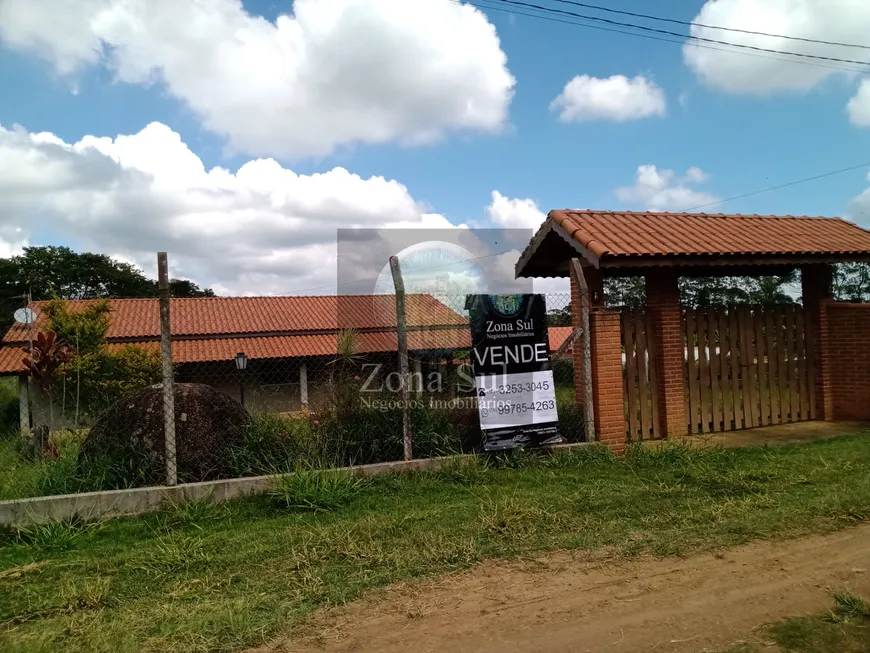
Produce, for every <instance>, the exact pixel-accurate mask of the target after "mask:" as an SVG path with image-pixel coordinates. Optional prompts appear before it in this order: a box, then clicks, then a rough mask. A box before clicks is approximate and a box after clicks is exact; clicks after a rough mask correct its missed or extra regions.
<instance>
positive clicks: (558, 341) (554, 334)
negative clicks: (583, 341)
mask: <svg viewBox="0 0 870 653" xmlns="http://www.w3.org/2000/svg"><path fill="white" fill-rule="evenodd" d="M547 331H548V333H549V336H550V351H556V350H557V349H559V347H561V346H562V343H564V342H565V341H566V340H567V339H568V336H570V335H571V333H572V332H573V331H574V327H569V326H566V327H550V328H549V329H547ZM568 351H571V347H568Z"/></svg>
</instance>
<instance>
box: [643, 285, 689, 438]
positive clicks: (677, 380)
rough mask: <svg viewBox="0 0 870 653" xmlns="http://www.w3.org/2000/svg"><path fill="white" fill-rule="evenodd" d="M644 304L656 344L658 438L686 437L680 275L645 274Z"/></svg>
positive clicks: (655, 381) (651, 335)
mask: <svg viewBox="0 0 870 653" xmlns="http://www.w3.org/2000/svg"><path fill="white" fill-rule="evenodd" d="M645 280H646V304H647V311H648V312H649V316H650V324H651V326H652V333H650V334H648V336H647V337H648V338H650V339H652V340H653V341H654V343H655V355H656V358H657V359H658V360H657V361H656V362H657V365H656V378H655V380H654V381H653V382H654V383H655V384H656V387H657V389H658V404H659V405H658V406H656V407H655V408H654V410H657V411H658V415H659V425H660V427H661V430H662V432H661V433H656V437H659V438H671V437H679V436H682V435H686V432H687V431H688V429H687V423H688V422H687V419H686V371H685V358H684V357H685V350H684V345H683V329H682V313H681V309H680V288H679V285H678V283H677V282H678V280H679V275H678V274H677V272H676V271H675V270H673V269H668V268H660V269H656V270H650V271H649V272H647V273H646V277H645Z"/></svg>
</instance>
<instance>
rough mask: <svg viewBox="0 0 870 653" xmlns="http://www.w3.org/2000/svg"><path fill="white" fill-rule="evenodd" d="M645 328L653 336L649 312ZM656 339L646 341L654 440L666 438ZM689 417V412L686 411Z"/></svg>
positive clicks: (646, 315) (646, 316)
mask: <svg viewBox="0 0 870 653" xmlns="http://www.w3.org/2000/svg"><path fill="white" fill-rule="evenodd" d="M645 318H646V321H645V326H646V332H647V334H650V335H651V334H652V317H651V316H650V314H649V311H647V312H646V314H645ZM655 341H656V339H655V338H652V337H648V338H647V340H646V350H647V352H649V381H650V404H651V406H652V422H653V432H652V437H653V438H662V437H664V436H665V434H664V433H662V427H661V423H660V415H659V392H658V384H657V383H656V379H657V378H658V364H659V362H658V358H657V356H658V352H657V351H656V348H655ZM686 414H687V415H688V411H686Z"/></svg>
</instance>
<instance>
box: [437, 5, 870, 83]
mask: <svg viewBox="0 0 870 653" xmlns="http://www.w3.org/2000/svg"><path fill="white" fill-rule="evenodd" d="M447 1H448V2H453V3H455V4H469V5H472V6H474V7H477V8H478V9H489V10H492V11H498V12H501V13H505V14H508V15H513V16H524V17H527V18H536V19H538V20H546V21H550V22H554V23H561V24H563V25H574V26H576V27H587V28H589V29H595V30H600V31H602V32H612V33H614V34H626V35H628V36H636V37H638V38H642V39H649V40H652V41H661V42H663V43H674V44H676V45H680V46H682V45H685V41H683V40H676V39H668V38H664V37H661V36H654V35H652V34H639V33H637V32H628V31H626V30H622V29H616V28H613V27H604V26H602V25H596V24H594V23H592V24H591V23H585V22H578V20H577V19H574V20H568V19H562V18H555V17H553V16H550V15H547V14H539V13H526V12H522V11H517V10H514V9H509V8H507V7H504V6H493V5H491V4H485V3H486V2H496V1H497V0H447ZM681 38H683V35H681ZM694 47H696V48H703V49H705V50H715V51H717V52H729V53H732V54H739V55H743V56H746V57H757V58H760V59H771V60H773V61H788V62H790V63H794V64H800V65H803V66H814V67H816V68H826V69H829V70H842V71H845V72H855V73H866V72H867V70H866V68H860V69H859V68H855V67H850V66H837V65H835V64H830V63H829V64H825V63H821V62H818V61H809V60H800V59H798V60H795V59H787V58H785V57H777V56H772V55H768V54H762V53H760V52H746V51H742V50H733V49H727V48H721V47H716V46H715V45H707V44H705V43H695V44H694Z"/></svg>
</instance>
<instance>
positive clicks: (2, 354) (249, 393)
mask: <svg viewBox="0 0 870 653" xmlns="http://www.w3.org/2000/svg"><path fill="white" fill-rule="evenodd" d="M93 301H95V300H70V301H68V302H67V305H68V306H69V308H70V309H71V310H72V311H75V310H80V309H82V308H84V307H85V306H87V305H88V304H89V303H92V302H93ZM108 303H109V308H110V313H109V330H108V333H107V341H108V347H109V348H110V349H115V350H117V349H119V348H121V347H124V346H126V345H131V344H132V345H135V346H137V347H143V348H145V349H148V350H150V351H153V352H155V353H159V350H160V320H159V305H158V300H157V299H109V300H108ZM45 304H46V302H38V301H37V302H32V303H31V304H30V308H32V309H33V310H34V311H35V313H36V315H37V321H36V323H35V324H34V325H33V327H32V328H30V327H27V326H25V325H22V324H16V325H14V326H13V327H11V328H10V329H9V331H8V332H7V333H6V334H5V336H4V337H3V341H2V344H3V346H2V348H0V376H17V377H18V378H19V380H20V382H21V383H22V384H25V383H26V377H24V373H25V368H24V365H23V363H22V359H23V358H24V353H23V351H22V347H24V346H25V345H26V344H27V342H28V340H29V339H30V337H32V335H33V334H34V333H36V332H38V331H40V330H44V329H46V328H47V327H48V318H47V316H46V315H45V314H44V308H45ZM406 306H407V308H406V311H407V323H408V350H409V353H410V356H411V360H412V364H413V367H412V372H419V373H421V374H428V373H429V372H430V371H431V369H432V368H433V367H437V366H441V365H445V366H449V365H452V364H453V363H454V358H455V354H456V353H457V352H459V351H462V350H467V349H469V348H470V346H471V339H470V338H471V336H470V332H469V327H468V318H467V317H465V316H463V315H461V314H460V313H459V312H458V311H457V310H454V309H453V308H451V307H450V306H448V305H447V303H445V302H443V301H440V300H439V299H438V298H436V297H435V296H433V295H427V294H411V295H408V296H407V297H406ZM170 316H171V317H170V328H171V332H172V358H173V363H174V364H175V368H176V380H177V381H179V382H196V383H206V384H209V385H212V386H214V387H216V388H218V389H220V390H222V391H224V392H226V393H227V394H229V395H230V396H232V397H235V398H240V399H241V398H242V396H244V398H245V403H246V407H247V408H249V409H250V410H254V411H268V412H280V413H284V412H294V411H299V410H302V409H304V408H305V407H307V405H308V404H309V402H311V403H314V402H316V399H317V394H318V392H321V391H322V389H323V388H324V386H325V383H326V380H327V378H328V376H329V373H330V369H331V365H330V362H331V361H333V360H334V359H335V358H336V352H337V347H338V340H339V334H340V333H341V332H342V331H343V330H348V329H352V330H353V332H354V344H355V349H356V352H357V353H358V354H360V355H361V356H363V357H364V358H365V360H366V362H373V363H382V364H383V370H384V371H388V370H392V369H394V368H395V366H396V351H397V348H398V345H397V335H396V308H395V298H394V297H393V296H391V295H326V296H309V297H303V296H298V297H197V298H177V299H171V300H170ZM571 330H572V329H571V328H570V327H555V328H553V329H552V330H551V347H552V349H554V350H555V349H558V347H559V346H560V345H561V344H562V342H564V341H565V339H566V338H567V337H568V335H569V334H570V333H571ZM240 352H241V353H244V354H245V356H246V358H247V360H248V365H247V368H246V369H245V370H244V371H243V372H242V371H240V370H237V369H236V364H235V358H236V355H237V354H238V353H240ZM424 378H428V377H424ZM22 387H26V386H22Z"/></svg>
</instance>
